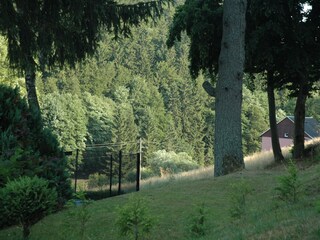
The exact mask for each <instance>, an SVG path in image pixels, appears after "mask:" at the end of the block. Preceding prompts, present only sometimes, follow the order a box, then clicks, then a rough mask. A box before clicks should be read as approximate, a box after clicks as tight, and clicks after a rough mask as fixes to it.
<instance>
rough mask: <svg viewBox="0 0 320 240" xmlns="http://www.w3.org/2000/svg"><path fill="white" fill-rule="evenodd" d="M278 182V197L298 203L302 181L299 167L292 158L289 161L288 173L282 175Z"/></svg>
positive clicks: (288, 201)
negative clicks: (299, 176)
mask: <svg viewBox="0 0 320 240" xmlns="http://www.w3.org/2000/svg"><path fill="white" fill-rule="evenodd" d="M278 182H279V186H277V187H276V188H275V190H276V191H277V193H278V195H277V196H278V198H279V199H280V200H282V201H284V202H287V203H296V202H297V201H298V200H299V196H298V193H299V188H300V182H299V179H298V168H297V166H296V164H295V163H294V162H293V161H292V160H290V161H289V163H288V168H287V175H285V176H282V177H280V178H279V180H278Z"/></svg>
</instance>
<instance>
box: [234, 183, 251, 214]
mask: <svg viewBox="0 0 320 240" xmlns="http://www.w3.org/2000/svg"><path fill="white" fill-rule="evenodd" d="M230 192H231V207H230V215H231V217H233V218H241V217H242V216H244V215H245V213H246V208H247V203H246V199H247V197H248V195H249V194H250V193H251V192H252V189H251V187H250V185H249V184H248V183H247V182H246V181H244V180H241V181H239V182H237V183H233V184H231V190H230Z"/></svg>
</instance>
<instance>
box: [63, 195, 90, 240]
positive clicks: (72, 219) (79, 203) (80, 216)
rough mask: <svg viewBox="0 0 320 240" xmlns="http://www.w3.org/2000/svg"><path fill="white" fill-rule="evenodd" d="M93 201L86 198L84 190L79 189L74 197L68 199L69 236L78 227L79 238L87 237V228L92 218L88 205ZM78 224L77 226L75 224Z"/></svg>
mask: <svg viewBox="0 0 320 240" xmlns="http://www.w3.org/2000/svg"><path fill="white" fill-rule="evenodd" d="M90 203H91V201H90V200H87V199H86V195H85V193H84V192H83V191H79V192H77V193H75V194H74V199H71V200H69V201H68V204H67V207H69V211H68V213H67V221H66V229H67V233H66V234H65V235H67V237H70V232H73V233H74V234H76V232H74V229H78V234H79V235H80V236H79V239H81V240H82V239H85V233H86V228H87V225H88V222H89V220H90V218H91V214H90V211H89V209H88V206H89V205H90ZM75 224H76V226H74V225H75Z"/></svg>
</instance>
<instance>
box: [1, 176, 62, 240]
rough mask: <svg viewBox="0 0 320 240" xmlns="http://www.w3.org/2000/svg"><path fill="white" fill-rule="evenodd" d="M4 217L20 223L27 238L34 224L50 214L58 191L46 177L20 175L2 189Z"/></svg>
mask: <svg viewBox="0 0 320 240" xmlns="http://www.w3.org/2000/svg"><path fill="white" fill-rule="evenodd" d="M0 196H1V203H2V204H1V206H0V207H1V213H2V214H3V215H2V218H4V219H8V220H9V221H12V222H14V223H19V224H20V225H21V226H22V228H23V238H24V239H27V238H28V236H29V234H30V228H31V226H32V225H34V224H35V223H37V222H38V221H39V220H41V219H42V218H43V217H44V216H46V215H47V214H49V213H50V212H51V211H52V210H53V209H54V208H55V206H56V204H57V192H56V190H55V189H52V188H49V183H48V181H46V180H45V179H41V178H38V177H37V176H35V177H33V178H30V177H20V178H18V179H16V180H13V181H9V182H8V183H7V184H6V185H5V187H4V188H2V189H1V194H0Z"/></svg>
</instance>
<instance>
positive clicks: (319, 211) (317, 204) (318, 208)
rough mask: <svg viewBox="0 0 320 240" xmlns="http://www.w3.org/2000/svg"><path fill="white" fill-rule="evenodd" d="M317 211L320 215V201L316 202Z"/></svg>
mask: <svg viewBox="0 0 320 240" xmlns="http://www.w3.org/2000/svg"><path fill="white" fill-rule="evenodd" d="M316 210H317V212H318V213H320V200H318V201H317V202H316Z"/></svg>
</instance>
